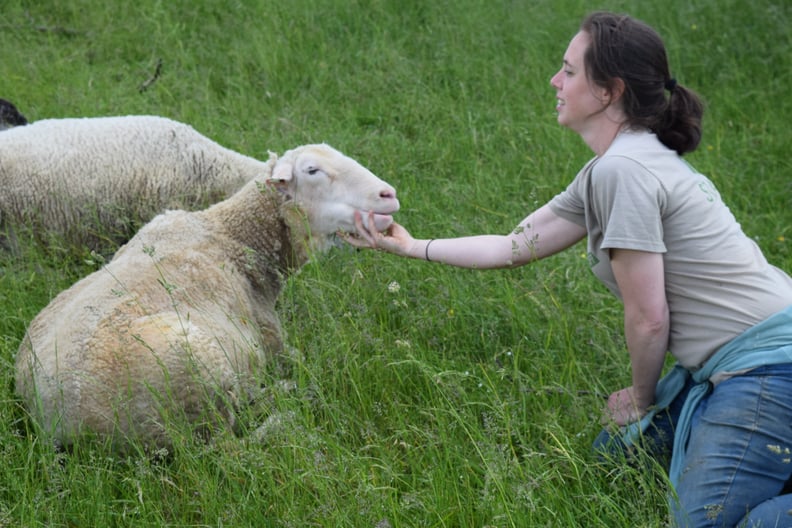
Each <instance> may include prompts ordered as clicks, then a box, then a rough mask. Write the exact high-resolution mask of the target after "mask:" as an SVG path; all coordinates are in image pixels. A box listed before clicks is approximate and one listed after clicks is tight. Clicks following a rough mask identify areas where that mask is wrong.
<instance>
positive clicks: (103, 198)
mask: <svg viewBox="0 0 792 528" xmlns="http://www.w3.org/2000/svg"><path fill="white" fill-rule="evenodd" d="M264 170H265V164H264V162H262V161H259V160H256V159H253V158H251V157H248V156H244V155H242V154H239V153H237V152H234V151H232V150H229V149H227V148H224V147H222V146H220V145H218V144H217V143H215V142H214V141H212V140H210V139H208V138H207V137H205V136H203V135H201V134H199V133H198V132H196V131H195V130H194V129H193V128H192V127H190V126H189V125H186V124H183V123H179V122H176V121H172V120H170V119H166V118H163V117H156V116H122V117H93V118H75V119H45V120H41V121H35V122H33V123H31V124H29V125H26V126H18V127H13V128H9V129H8V130H4V131H2V133H0V223H2V224H3V225H4V226H5V227H6V228H12V227H13V226H14V225H17V224H23V225H28V226H30V227H31V228H32V230H33V232H34V233H37V234H39V235H40V237H41V241H42V242H48V241H51V240H58V241H63V242H65V243H66V245H67V247H68V246H71V245H74V246H78V247H79V246H82V245H86V246H88V248H90V249H95V250H99V251H112V250H114V249H115V248H116V247H117V245H118V244H120V243H122V242H125V241H126V240H128V239H129V237H130V236H132V234H133V233H134V231H135V229H136V228H137V227H139V226H140V225H142V224H143V223H145V222H147V221H149V220H151V218H153V217H154V215H156V214H158V213H161V212H162V211H164V210H166V209H169V208H171V209H173V208H178V209H188V210H194V209H200V208H203V207H206V206H208V205H209V204H211V203H215V202H217V201H219V200H221V199H223V198H226V197H228V196H230V195H231V194H232V193H234V192H235V191H237V190H239V189H240V188H241V187H242V185H244V184H245V183H246V182H248V181H250V180H252V179H253V178H254V177H255V176H257V175H260V174H261V173H262V172H263V171H264Z"/></svg>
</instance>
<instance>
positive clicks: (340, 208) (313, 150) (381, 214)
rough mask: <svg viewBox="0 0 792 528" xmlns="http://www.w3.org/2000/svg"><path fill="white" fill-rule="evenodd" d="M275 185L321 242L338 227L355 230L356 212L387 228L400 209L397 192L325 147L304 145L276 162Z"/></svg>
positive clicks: (356, 164) (359, 165)
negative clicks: (305, 220) (302, 214)
mask: <svg viewBox="0 0 792 528" xmlns="http://www.w3.org/2000/svg"><path fill="white" fill-rule="evenodd" d="M270 183H271V184H272V185H274V186H276V187H277V188H278V189H279V190H280V191H281V192H284V193H285V194H287V195H288V197H289V199H290V202H291V203H293V204H295V205H297V206H298V207H299V208H300V209H301V210H302V211H303V212H304V214H305V217H306V218H307V221H308V222H307V223H308V225H307V226H306V227H307V228H308V229H309V230H310V234H311V236H310V238H311V239H312V240H313V241H314V242H319V241H320V240H322V239H326V238H328V237H330V236H331V235H334V234H335V233H336V232H338V231H346V232H349V233H356V232H357V229H356V228H355V218H354V215H355V211H360V212H361V213H363V218H364V221H366V220H367V216H368V213H369V211H371V212H373V213H374V224H375V225H374V227H375V228H376V229H377V230H378V231H384V230H386V229H387V228H388V227H389V226H390V225H391V223H392V222H393V217H392V216H391V215H392V214H393V213H395V212H396V211H398V210H399V200H398V199H397V198H396V190H395V189H394V188H393V187H392V186H390V185H388V184H387V183H385V182H384V181H382V180H381V179H379V178H378V177H377V176H375V175H374V174H372V173H371V171H369V170H368V169H366V168H365V167H363V166H362V165H361V164H360V163H358V162H357V161H355V160H353V159H352V158H349V157H347V156H345V155H344V154H342V153H340V152H338V151H337V150H335V149H334V148H332V147H330V146H328V145H325V144H319V145H304V146H301V147H297V148H295V149H292V150H289V151H287V152H286V153H284V154H283V156H281V157H280V158H278V159H277V160H275V161H274V166H273V169H272V177H271V179H270Z"/></svg>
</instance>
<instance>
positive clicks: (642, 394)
mask: <svg viewBox="0 0 792 528" xmlns="http://www.w3.org/2000/svg"><path fill="white" fill-rule="evenodd" d="M611 266H612V268H613V275H614V277H615V278H616V282H617V284H618V285H619V291H620V292H621V295H622V299H623V301H624V336H625V339H626V341H627V350H628V351H629V353H630V363H631V365H632V382H633V384H632V387H628V388H627V389H623V390H621V391H618V392H615V393H613V394H612V395H611V397H610V398H609V400H608V409H609V411H610V414H611V418H612V419H613V420H614V421H615V422H616V423H617V424H619V425H626V424H628V423H630V422H633V421H636V420H639V419H640V418H641V417H642V416H643V415H644V414H646V410H647V408H648V407H649V406H650V405H652V404H653V403H654V399H655V388H656V387H657V382H658V380H659V379H660V374H661V373H662V370H663V364H664V361H665V354H666V351H667V350H668V335H669V329H670V325H669V312H668V303H667V301H666V295H665V273H664V265H663V255H662V254H661V253H649V252H645V251H633V250H627V249H612V250H611Z"/></svg>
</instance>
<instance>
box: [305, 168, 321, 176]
mask: <svg viewBox="0 0 792 528" xmlns="http://www.w3.org/2000/svg"><path fill="white" fill-rule="evenodd" d="M306 172H307V173H308V174H310V175H311V176H313V175H314V174H316V173H317V172H319V169H318V168H317V167H308V170H307V171H306Z"/></svg>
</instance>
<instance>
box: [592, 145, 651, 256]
mask: <svg viewBox="0 0 792 528" xmlns="http://www.w3.org/2000/svg"><path fill="white" fill-rule="evenodd" d="M590 193H591V196H590V198H589V199H590V205H591V212H590V214H594V215H596V216H597V223H598V224H599V225H600V226H601V229H602V233H603V240H602V245H601V247H602V249H609V248H610V249H633V250H638V251H649V252H653V253H665V252H666V245H665V242H664V241H663V220H662V216H663V210H664V208H665V196H666V193H665V189H664V188H663V185H662V183H661V182H660V181H659V180H658V179H657V177H655V175H654V174H652V173H651V172H650V171H648V170H646V168H644V167H643V166H642V165H641V164H639V163H638V162H636V161H634V160H632V159H629V158H625V157H621V156H608V157H604V158H602V159H601V160H600V162H599V163H597V164H596V165H595V166H594V168H593V170H592V173H591V184H590Z"/></svg>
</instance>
